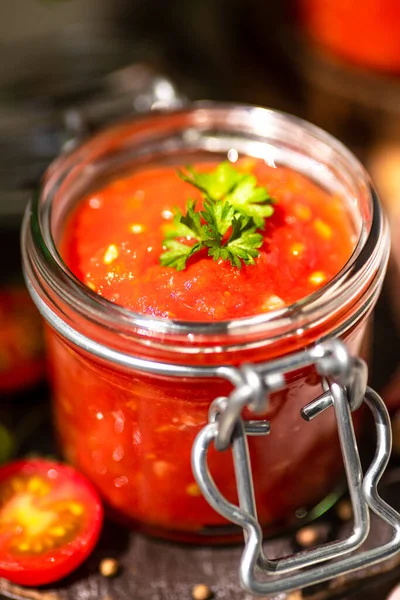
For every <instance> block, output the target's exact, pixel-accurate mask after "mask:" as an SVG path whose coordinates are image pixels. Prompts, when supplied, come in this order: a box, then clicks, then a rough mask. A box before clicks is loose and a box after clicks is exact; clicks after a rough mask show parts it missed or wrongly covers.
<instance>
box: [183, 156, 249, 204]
mask: <svg viewBox="0 0 400 600" xmlns="http://www.w3.org/2000/svg"><path fill="white" fill-rule="evenodd" d="M186 171H187V172H186V173H185V172H184V171H178V175H179V177H180V178H181V179H183V181H186V182H187V183H190V184H191V185H193V186H194V187H196V188H197V189H198V190H200V191H201V192H203V194H205V195H206V196H208V197H209V198H210V199H211V200H214V201H215V200H221V198H223V197H224V196H226V194H228V193H229V192H230V191H232V190H233V189H234V187H235V186H236V185H237V184H238V183H239V182H240V181H241V180H242V179H243V177H244V176H246V175H245V174H243V173H240V172H239V171H238V170H237V169H234V168H233V167H232V165H231V163H229V162H223V163H220V164H219V165H218V166H217V167H216V169H214V171H211V172H209V173H198V172H197V171H196V170H195V169H193V168H192V167H187V168H186Z"/></svg>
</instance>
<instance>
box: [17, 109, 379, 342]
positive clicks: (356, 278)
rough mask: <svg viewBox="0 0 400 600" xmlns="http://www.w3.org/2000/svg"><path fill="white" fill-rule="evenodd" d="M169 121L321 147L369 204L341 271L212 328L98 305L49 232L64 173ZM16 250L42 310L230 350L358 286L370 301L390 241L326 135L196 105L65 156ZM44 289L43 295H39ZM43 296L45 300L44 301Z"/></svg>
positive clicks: (268, 117)
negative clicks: (287, 134)
mask: <svg viewBox="0 0 400 600" xmlns="http://www.w3.org/2000/svg"><path fill="white" fill-rule="evenodd" d="M174 118H175V119H176V118H178V119H179V118H181V119H183V125H184V126H187V125H188V124H190V125H191V127H195V128H196V127H198V128H202V127H203V128H204V127H205V126H207V125H211V124H214V127H215V126H216V125H215V124H216V122H218V123H221V120H223V122H224V124H225V126H227V127H236V126H238V123H239V121H242V122H246V123H247V125H248V126H249V127H251V128H252V130H254V129H257V130H258V132H260V131H266V132H267V131H268V129H269V128H270V129H273V130H274V131H278V130H279V128H281V129H282V128H283V129H282V130H285V131H287V130H288V131H289V130H291V132H292V133H291V135H292V137H293V139H295V140H296V143H300V144H301V142H302V139H305V138H307V139H308V140H314V141H315V143H318V144H320V145H321V148H322V147H323V148H325V150H326V151H327V152H328V155H329V156H331V159H332V160H337V161H339V164H340V163H341V164H342V165H343V164H344V165H346V167H347V169H348V170H349V172H351V176H352V178H353V180H354V181H355V182H356V183H357V185H358V186H359V188H360V190H361V191H360V194H363V195H364V201H365V202H366V203H367V204H368V205H369V209H368V210H369V211H370V218H368V219H367V221H368V222H367V223H365V222H363V223H362V227H361V230H360V236H359V240H358V243H357V245H356V247H355V249H354V252H353V254H352V256H351V257H350V259H349V261H348V262H347V263H346V265H344V267H343V268H342V270H341V271H340V272H339V273H338V274H337V275H336V276H335V277H334V278H333V279H332V280H330V281H329V282H328V283H327V284H325V285H324V286H323V287H322V288H320V289H319V290H317V291H316V292H314V293H313V294H311V295H309V296H306V297H305V298H302V299H301V300H299V301H297V302H295V303H293V304H291V305H289V306H287V307H285V308H282V309H278V310H274V311H270V312H267V313H263V314H258V315H254V316H249V317H242V318H238V319H233V320H226V321H213V322H209V321H193V322H192V321H181V320H172V319H164V318H158V317H153V316H148V315H144V314H140V313H135V312H133V311H131V310H130V309H127V308H124V307H122V306H119V305H116V304H114V303H112V302H110V301H108V300H106V299H105V298H102V297H101V296H99V295H97V294H96V293H95V292H92V291H91V290H90V289H89V288H88V287H86V286H85V285H84V284H83V283H82V282H81V281H79V280H78V279H77V278H76V277H75V276H74V275H73V274H72V273H71V271H70V270H69V269H68V267H67V266H66V265H65V263H64V262H63V260H62V259H61V257H60V255H59V253H58V251H57V248H56V244H55V242H54V239H53V236H52V234H51V231H50V217H51V202H52V198H53V197H54V194H55V193H58V192H59V190H60V188H61V186H62V185H64V184H65V182H66V179H67V178H68V177H70V175H71V170H73V169H74V168H76V165H77V164H79V162H80V161H82V160H83V159H85V160H87V155H88V154H90V152H96V151H97V150H98V148H99V147H101V146H102V145H103V146H104V145H107V144H109V143H111V141H112V140H114V143H119V144H123V143H126V139H127V138H126V135H127V134H126V130H127V128H128V129H129V131H130V134H131V135H132V136H134V135H135V131H137V132H138V133H139V134H140V136H144V135H146V134H147V135H148V134H154V131H155V130H157V128H158V127H160V126H161V124H162V123H164V124H165V122H166V120H170V119H174ZM122 134H123V135H122ZM118 140H119V141H118ZM22 247H23V262H24V269H25V275H26V278H27V280H28V282H29V284H30V286H31V287H33V288H34V289H35V290H36V292H37V296H40V297H43V296H46V295H47V299H46V300H45V301H46V303H47V304H54V298H55V297H57V296H62V299H63V302H64V303H65V304H66V305H67V306H69V308H70V309H71V310H73V311H76V312H77V313H79V314H81V315H84V316H85V317H86V318H89V319H90V320H91V321H92V322H95V323H97V324H98V325H102V326H105V327H108V328H109V329H110V330H113V331H118V332H122V333H123V334H125V335H132V334H133V335H135V334H138V335H139V336H140V337H141V338H146V337H148V336H149V335H151V336H153V337H154V336H157V335H161V336H162V337H163V342H165V341H166V336H167V337H169V342H170V343H174V340H175V341H177V340H178V339H180V340H182V339H187V338H188V337H189V339H190V338H193V340H192V341H197V340H198V339H200V338H201V339H202V340H203V341H204V340H207V339H209V340H210V341H211V340H213V343H214V344H215V341H216V337H218V336H219V335H222V336H224V335H225V336H228V337H229V338H230V341H229V344H232V342H233V339H232V338H235V339H236V343H237V340H238V339H239V338H240V337H243V336H245V337H246V339H247V340H249V336H251V335H252V334H254V335H256V336H258V337H259V336H260V335H261V336H262V337H263V338H265V337H270V336H272V337H273V336H274V335H278V336H281V335H282V334H284V335H288V332H291V333H295V332H296V331H298V330H299V329H302V328H304V327H308V326H310V323H312V322H316V321H318V322H320V321H321V319H324V318H325V317H326V316H327V315H328V314H330V313H332V311H334V310H336V309H337V310H339V307H341V306H343V305H344V304H346V302H347V301H350V300H351V299H352V298H353V299H354V296H355V295H356V294H357V293H358V292H359V291H360V289H359V288H360V286H363V285H364V287H365V286H366V285H367V283H368V285H367V287H368V290H369V294H370V295H371V294H373V293H374V292H375V297H376V290H377V289H378V288H379V289H380V285H381V283H382V278H383V274H384V271H385V267H386V262H387V259H388V253H389V236H388V228H387V224H386V220H385V218H384V216H383V214H382V210H381V207H380V204H379V200H378V197H377V194H376V192H375V190H374V188H373V186H372V183H371V181H370V179H369V176H368V174H367V173H366V171H365V170H364V168H363V167H362V165H361V163H360V162H359V161H358V159H357V158H356V157H355V156H354V155H353V154H352V153H351V152H350V151H349V150H348V149H347V148H346V147H345V146H344V145H343V144H342V143H341V142H339V141H338V140H337V139H335V138H334V137H333V136H331V135H330V134H328V133H326V132H325V131H323V130H321V129H320V128H318V127H316V126H315V125H312V124H310V123H308V122H307V121H304V120H303V119H301V118H299V117H295V116H293V115H290V114H287V113H284V112H281V111H276V110H272V109H267V108H260V107H257V106H252V105H237V104H229V103H219V102H209V101H200V102H193V103H191V104H189V105H188V106H187V107H184V108H183V109H182V108H181V109H178V110H162V111H157V112H155V113H150V114H148V115H146V116H141V117H139V118H135V119H131V120H129V121H124V122H122V123H121V124H117V125H115V126H113V127H111V128H107V129H105V130H104V131H103V132H100V133H98V134H96V135H95V136H94V137H93V138H92V139H90V140H89V141H87V142H85V143H84V144H83V145H81V146H79V147H77V148H76V149H75V150H73V151H72V152H71V153H69V154H68V155H65V156H61V157H60V158H58V159H57V160H56V161H55V162H54V163H53V164H52V165H51V166H50V167H49V170H48V171H47V174H46V175H45V178H44V182H43V185H42V188H41V190H40V192H39V194H37V195H36V197H35V198H34V199H33V200H32V202H31V205H30V207H29V208H28V210H27V212H26V215H25V218H24V223H23V231H22ZM39 280H40V281H39ZM45 287H48V289H50V290H51V292H50V294H44V293H43V292H44V288H45ZM378 292H379V290H378ZM49 296H51V297H52V300H51V301H50V300H49ZM364 304H365V302H364ZM245 343H246V342H245ZM229 344H228V345H229Z"/></svg>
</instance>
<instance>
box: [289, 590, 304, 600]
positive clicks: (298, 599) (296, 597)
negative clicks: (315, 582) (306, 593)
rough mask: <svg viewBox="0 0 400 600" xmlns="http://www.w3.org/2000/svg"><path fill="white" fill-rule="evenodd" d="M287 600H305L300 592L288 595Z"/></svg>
mask: <svg viewBox="0 0 400 600" xmlns="http://www.w3.org/2000/svg"><path fill="white" fill-rule="evenodd" d="M286 600H303V594H302V593H301V591H300V590H296V591H295V592H291V593H290V594H288V595H287V596H286Z"/></svg>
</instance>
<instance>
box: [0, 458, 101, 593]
mask: <svg viewBox="0 0 400 600" xmlns="http://www.w3.org/2000/svg"><path fill="white" fill-rule="evenodd" d="M102 522H103V508H102V504H101V501H100V498H99V496H98V494H97V492H96V490H95V489H94V488H93V487H92V485H91V483H89V482H88V481H87V480H86V479H85V477H84V476H83V475H81V474H80V473H78V472H77V471H75V469H73V468H72V467H69V466H67V465H61V464H59V463H57V462H53V461H48V460H42V459H31V460H21V461H16V462H13V463H9V464H8V465H6V466H4V467H2V468H0V577H5V578H6V579H9V580H10V581H12V582H13V583H18V584H21V585H33V586H35V585H42V584H46V583H51V582H53V581H56V580H58V579H61V578H62V577H64V576H65V575H68V573H71V572H72V571H73V570H74V569H76V568H77V567H78V566H79V565H80V564H81V563H82V562H83V561H84V560H85V559H86V558H87V557H88V556H89V554H90V553H91V551H92V550H93V548H94V546H95V544H96V542H97V540H98V537H99V534H100V530H101V526H102Z"/></svg>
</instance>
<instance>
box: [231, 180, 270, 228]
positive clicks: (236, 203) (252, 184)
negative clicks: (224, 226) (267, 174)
mask: <svg viewBox="0 0 400 600" xmlns="http://www.w3.org/2000/svg"><path fill="white" fill-rule="evenodd" d="M226 200H227V201H228V202H229V203H230V204H231V205H232V206H233V207H234V208H235V209H236V210H237V211H238V212H240V213H241V214H243V215H246V216H248V217H253V219H254V223H255V224H256V225H257V227H260V228H262V227H263V226H264V219H266V218H268V217H270V216H271V215H272V214H273V212H274V208H273V206H272V203H273V202H274V200H273V199H272V198H271V196H270V195H269V194H268V192H267V190H266V188H265V187H258V186H257V179H256V178H255V177H254V175H246V177H245V178H244V179H242V181H240V182H239V183H238V185H236V186H235V188H234V189H233V190H232V192H231V193H230V194H228V195H227V197H226Z"/></svg>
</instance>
